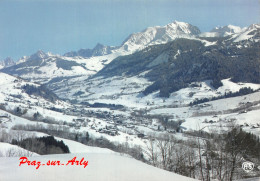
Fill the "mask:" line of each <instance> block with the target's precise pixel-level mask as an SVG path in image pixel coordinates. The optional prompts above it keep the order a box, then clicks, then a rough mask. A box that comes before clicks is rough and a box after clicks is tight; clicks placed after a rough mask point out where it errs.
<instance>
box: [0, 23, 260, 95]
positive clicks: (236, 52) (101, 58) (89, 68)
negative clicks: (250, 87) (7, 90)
mask: <svg viewBox="0 0 260 181" xmlns="http://www.w3.org/2000/svg"><path fill="white" fill-rule="evenodd" d="M259 39H260V25H259V24H253V25H251V26H249V27H246V28H240V27H236V26H232V25H228V26H224V27H218V28H214V29H213V30H212V31H211V32H208V33H201V31H200V30H199V29H198V28H197V27H196V26H193V25H190V24H188V23H184V22H178V21H174V22H173V23H170V24H168V25H165V26H162V27H160V26H156V27H149V28H147V29H145V30H144V31H142V32H139V33H133V34H131V35H130V36H129V37H128V38H127V39H126V40H125V41H124V42H123V43H122V44H121V45H120V46H114V47H111V46H105V45H101V44H97V45H96V46H95V47H94V48H93V49H81V50H79V51H75V52H68V53H65V54H64V55H63V56H60V55H53V54H51V53H44V52H43V51H38V52H36V53H35V54H33V55H31V56H29V57H23V58H21V59H20V60H19V61H18V62H17V63H16V64H15V65H12V61H11V60H10V59H8V60H10V61H5V62H6V63H5V64H3V63H2V67H4V68H3V69H1V71H2V72H5V73H8V74H12V75H16V76H20V77H22V78H25V79H30V80H33V81H36V82H40V83H46V84H48V83H53V82H57V81H60V80H61V79H64V78H65V77H66V78H68V77H75V76H84V77H85V78H88V77H89V76H93V75H94V77H97V76H107V77H111V76H115V75H137V74H139V73H142V72H144V71H149V73H147V74H146V78H147V79H149V80H150V81H152V82H154V84H152V85H151V86H150V87H147V89H146V90H145V91H144V93H146V94H148V93H150V92H151V91H154V90H158V89H159V90H161V89H162V88H163V89H164V88H165V87H167V90H168V91H166V92H167V94H168V93H169V92H172V91H175V90H178V89H180V88H183V87H185V86H186V85H187V84H188V83H190V82H191V81H199V80H204V79H211V80H213V84H214V86H216V87H217V86H219V84H220V80H221V79H223V78H229V77H232V78H233V79H234V80H236V81H247V82H254V83H258V82H259V80H260V76H259V70H260V66H259V57H260V56H259V52H260V51H259V47H260V46H259ZM117 57H118V58H117ZM8 62H10V63H8ZM234 67H236V69H234ZM241 73H243V75H242V74H241ZM177 82H178V83H177ZM163 95H164V94H163Z"/></svg>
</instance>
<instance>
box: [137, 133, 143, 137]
mask: <svg viewBox="0 0 260 181" xmlns="http://www.w3.org/2000/svg"><path fill="white" fill-rule="evenodd" d="M144 136H145V135H144V134H143V133H139V134H137V137H138V138H144Z"/></svg>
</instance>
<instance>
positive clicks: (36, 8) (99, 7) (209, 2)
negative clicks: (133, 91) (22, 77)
mask: <svg viewBox="0 0 260 181" xmlns="http://www.w3.org/2000/svg"><path fill="white" fill-rule="evenodd" d="M259 10H260V0H0V60H3V59H4V58H6V57H12V58H13V59H14V60H17V59H19V58H20V57H22V56H25V55H26V56H29V55H31V54H33V53H35V52H36V51H37V50H43V51H45V52H52V53H54V54H61V55H62V54H64V53H66V52H69V51H76V50H79V49H81V48H93V47H94V46H95V45H96V44H97V43H101V44H104V45H111V46H118V45H120V44H121V43H122V42H123V41H124V40H125V39H126V38H127V37H128V36H129V35H130V34H131V33H134V32H140V31H142V30H144V29H145V28H147V27H151V26H164V25H166V24H169V23H171V22H173V21H174V20H177V21H183V22H187V23H190V24H192V25H195V26H197V27H198V28H199V29H200V30H201V31H202V32H206V31H210V30H211V29H213V28H214V27H216V26H224V25H229V24H232V25H236V26H241V27H245V26H249V25H250V24H253V23H259V22H260V11H259Z"/></svg>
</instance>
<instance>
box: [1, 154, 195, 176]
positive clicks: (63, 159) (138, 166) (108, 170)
mask: <svg viewBox="0 0 260 181" xmlns="http://www.w3.org/2000/svg"><path fill="white" fill-rule="evenodd" d="M74 157H76V160H78V161H81V159H82V158H84V161H88V165H87V166H86V167H85V168H84V165H76V164H74V165H71V163H69V164H68V165H66V164H67V163H68V161H69V160H72V159H73V158H74ZM28 160H29V161H34V160H36V161H37V162H41V163H42V164H43V163H45V164H46V163H47V162H48V161H49V160H50V161H55V160H56V161H60V163H61V164H64V165H60V166H58V165H56V166H47V165H44V166H40V167H39V168H38V169H36V166H33V165H28V164H22V165H21V166H19V163H20V161H21V160H19V157H13V158H0V175H1V180H3V181H16V180H17V179H18V178H19V180H21V181H27V180H31V181H46V180H48V181H51V180H53V181H54V180H55V181H56V180H63V181H71V180H77V181H81V180H91V181H92V180H93V181H122V180H124V181H140V180H143V181H145V180H149V181H161V180H164V181H167V180H169V181H170V180H178V181H189V180H190V181H191V180H193V179H191V178H188V177H184V176H180V175H177V174H174V173H171V172H168V171H165V170H162V169H159V168H156V167H153V166H150V165H147V164H145V163H142V162H140V161H137V160H134V159H132V158H129V157H126V156H121V155H118V154H113V153H81V154H79V153H78V154H62V155H46V156H36V157H28ZM14 173H15V174H14Z"/></svg>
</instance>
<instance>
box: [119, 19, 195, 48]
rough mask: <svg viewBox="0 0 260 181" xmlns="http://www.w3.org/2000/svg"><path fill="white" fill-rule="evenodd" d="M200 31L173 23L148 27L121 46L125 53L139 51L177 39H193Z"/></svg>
mask: <svg viewBox="0 0 260 181" xmlns="http://www.w3.org/2000/svg"><path fill="white" fill-rule="evenodd" d="M198 34H200V30H199V29H198V28H197V27H196V26H193V25H190V24H188V23H184V22H178V21H174V22H173V23H170V24H167V25H165V26H155V27H149V28H147V29H145V30H144V31H142V32H139V33H134V34H131V35H130V36H129V37H128V38H127V39H126V40H125V41H124V42H123V43H122V45H121V48H123V49H124V50H127V51H135V50H138V49H139V50H140V49H142V48H144V47H147V46H150V45H155V44H164V43H167V42H169V41H173V40H175V39H177V38H193V37H195V36H197V35H198Z"/></svg>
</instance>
